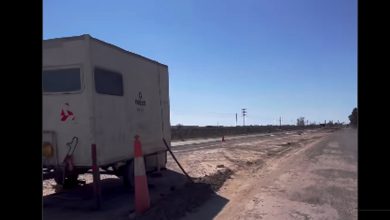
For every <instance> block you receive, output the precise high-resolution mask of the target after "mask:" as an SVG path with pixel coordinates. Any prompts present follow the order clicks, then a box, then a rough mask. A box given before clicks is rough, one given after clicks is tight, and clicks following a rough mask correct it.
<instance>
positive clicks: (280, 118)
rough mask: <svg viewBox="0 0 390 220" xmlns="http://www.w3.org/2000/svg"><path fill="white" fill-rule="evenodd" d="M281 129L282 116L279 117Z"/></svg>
mask: <svg viewBox="0 0 390 220" xmlns="http://www.w3.org/2000/svg"><path fill="white" fill-rule="evenodd" d="M279 128H282V116H280V117H279Z"/></svg>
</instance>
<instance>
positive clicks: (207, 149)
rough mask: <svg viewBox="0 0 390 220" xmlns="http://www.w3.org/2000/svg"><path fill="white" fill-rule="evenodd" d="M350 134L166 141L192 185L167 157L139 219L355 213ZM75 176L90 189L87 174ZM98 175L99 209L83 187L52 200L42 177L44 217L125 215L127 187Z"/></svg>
mask: <svg viewBox="0 0 390 220" xmlns="http://www.w3.org/2000/svg"><path fill="white" fill-rule="evenodd" d="M355 133H356V132H355ZM355 133H353V131H352V132H351V130H348V129H343V130H341V131H337V132H334V130H332V129H315V130H306V131H305V132H296V131H294V132H278V133H272V134H266V135H264V134H263V135H259V136H256V135H255V136H247V137H245V136H244V137H240V138H231V137H227V138H225V142H221V141H218V140H213V141H208V142H205V141H198V142H197V141H189V142H188V143H186V144H183V143H181V144H178V145H174V144H173V147H172V150H173V151H174V153H175V155H176V157H177V158H178V160H179V161H180V163H181V164H182V166H183V167H184V169H185V170H186V171H187V172H188V173H189V175H190V176H191V177H193V178H194V180H195V182H196V183H198V184H197V185H190V186H187V185H185V184H184V183H185V177H184V176H183V175H182V174H181V173H182V172H181V170H180V169H179V167H178V166H177V164H175V162H174V161H173V159H172V158H171V156H168V163H167V168H168V170H167V171H165V172H163V177H162V178H160V179H150V180H151V182H152V185H153V184H154V185H155V186H158V187H153V188H152V189H151V197H152V204H153V205H152V208H151V211H150V213H149V214H148V215H145V216H144V217H143V218H141V219H179V218H180V217H183V216H184V215H185V216H184V219H356V215H357V211H356V207H357V203H356V200H357V193H356V192H357V186H356V185H357V181H356V167H357V162H356V157H355V156H354V155H355V154H356V143H350V142H351V141H350V139H351V136H352V140H354V138H355V142H356V139H357V138H356V134H355ZM353 135H355V136H353ZM346 137H347V138H346ZM348 141H349V142H348ZM346 142H348V144H349V145H348V146H349V147H348V148H345V146H346V144H345V143H346ZM354 149H355V151H353V150H354ZM80 179H83V180H85V181H86V182H87V186H86V188H88V190H89V191H91V190H92V189H91V184H88V183H91V182H92V176H91V175H89V174H86V175H81V176H80ZM102 179H104V180H106V181H105V182H107V183H105V182H104V181H103V185H102V187H103V191H105V193H104V197H105V200H107V201H108V204H109V205H106V207H105V209H104V210H103V211H100V212H92V211H90V208H89V207H90V204H93V200H91V198H90V197H91V195H90V194H91V193H90V192H89V194H88V193H84V196H80V195H81V194H80V193H79V194H77V193H75V192H71V193H68V194H69V195H77V197H78V198H80V197H82V199H81V201H79V204H78V203H77V202H62V201H61V202H60V201H57V200H58V199H54V198H55V196H57V194H53V193H54V192H55V183H54V181H53V180H46V181H43V195H44V210H43V211H44V217H45V218H44V219H61V218H60V217H64V218H63V219H65V218H72V219H74V220H75V219H85V218H94V219H128V218H127V216H128V214H129V212H130V211H131V206H132V205H131V202H130V203H129V199H130V201H131V198H132V196H133V195H132V193H131V192H128V190H125V189H122V188H120V185H121V181H120V180H119V179H118V178H117V177H115V176H111V175H102ZM153 181H154V182H153ZM204 183H206V185H207V186H211V189H212V190H208V188H207V187H206V185H204ZM202 184H203V185H202ZM118 187H119V188H118ZM174 189H176V190H174ZM88 190H85V189H84V190H83V192H84V191H88ZM210 191H211V193H210ZM212 191H214V192H212ZM68 198H69V196H68ZM85 204H89V205H85ZM106 204H107V202H106ZM172 204H175V205H172ZM65 206H66V207H68V208H64V207H65ZM83 207H84V209H83ZM83 210H84V211H83ZM45 213H46V214H45ZM186 213H187V214H186Z"/></svg>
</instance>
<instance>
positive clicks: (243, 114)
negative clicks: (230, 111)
mask: <svg viewBox="0 0 390 220" xmlns="http://www.w3.org/2000/svg"><path fill="white" fill-rule="evenodd" d="M245 116H246V108H243V109H242V120H243V125H244V126H245Z"/></svg>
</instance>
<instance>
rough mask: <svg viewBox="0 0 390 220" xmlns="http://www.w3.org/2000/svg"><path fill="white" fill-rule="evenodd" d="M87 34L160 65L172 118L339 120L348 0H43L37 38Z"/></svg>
mask: <svg viewBox="0 0 390 220" xmlns="http://www.w3.org/2000/svg"><path fill="white" fill-rule="evenodd" d="M86 33H87V34H90V35H92V36H93V37H96V38H98V39H101V40H103V41H106V42H109V43H112V44H115V45H117V46H119V47H122V48H124V49H126V50H129V51H132V52H135V53H138V54H140V55H143V56H146V57H148V58H151V59H154V60H157V61H159V62H160V63H164V64H166V65H168V66H169V80H170V88H169V89H170V106H171V124H172V125H176V124H178V123H181V124H185V125H235V124H236V121H235V114H236V113H238V115H239V117H238V124H239V125H242V117H241V109H242V108H247V112H248V115H247V117H246V124H247V125H248V124H253V125H254V124H261V125H266V124H278V123H279V116H281V117H282V123H283V124H295V123H296V119H297V118H298V117H300V116H303V117H305V118H306V119H307V120H309V122H314V121H316V122H317V123H318V122H323V121H324V120H327V121H329V120H333V121H337V120H339V121H340V122H346V123H348V122H349V120H348V115H349V114H350V113H351V112H352V109H353V108H354V107H356V106H357V1H356V0H294V1H290V0H283V1H282V0H235V1H233V0H197V1H195V0H194V1H190V0H187V1H183V0H176V1H174V0H165V1H161V0H160V1H158V0H155V1H151V0H150V1H148V0H143V1H141V0H140V1H130V0H127V1H101V0H94V1H87V0H83V1H75V0H67V1H58V0H50V1H49V0H44V1H43V38H44V39H49V38H57V37H64V36H74V35H81V34H86Z"/></svg>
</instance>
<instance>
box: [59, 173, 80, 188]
mask: <svg viewBox="0 0 390 220" xmlns="http://www.w3.org/2000/svg"><path fill="white" fill-rule="evenodd" d="M65 175H66V176H65V177H64V171H63V169H58V170H57V171H56V175H55V176H54V181H55V182H56V183H57V184H58V185H63V186H65V185H69V186H72V185H77V183H78V181H77V180H78V178H79V174H78V172H76V171H74V172H72V173H66V172H65Z"/></svg>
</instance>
